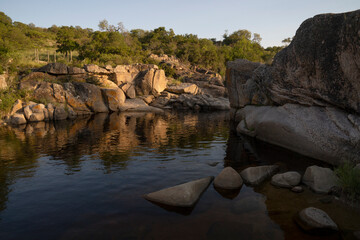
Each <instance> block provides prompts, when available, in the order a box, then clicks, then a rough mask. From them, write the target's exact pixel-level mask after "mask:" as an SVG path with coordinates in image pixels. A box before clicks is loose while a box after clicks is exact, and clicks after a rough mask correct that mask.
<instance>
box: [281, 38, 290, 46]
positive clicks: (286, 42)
mask: <svg viewBox="0 0 360 240" xmlns="http://www.w3.org/2000/svg"><path fill="white" fill-rule="evenodd" d="M291 41H292V38H290V37H288V38H285V39H284V40H282V41H281V42H282V43H283V44H284V46H289V44H290V43H291Z"/></svg>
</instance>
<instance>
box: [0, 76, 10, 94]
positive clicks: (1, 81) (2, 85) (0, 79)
mask: <svg viewBox="0 0 360 240" xmlns="http://www.w3.org/2000/svg"><path fill="white" fill-rule="evenodd" d="M7 77H8V76H7V74H0V90H4V89H6V88H7V87H8V85H7V82H6V78H7Z"/></svg>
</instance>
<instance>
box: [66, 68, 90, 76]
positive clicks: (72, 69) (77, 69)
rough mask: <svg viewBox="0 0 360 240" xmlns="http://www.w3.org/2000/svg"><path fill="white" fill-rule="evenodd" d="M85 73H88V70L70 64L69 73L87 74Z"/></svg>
mask: <svg viewBox="0 0 360 240" xmlns="http://www.w3.org/2000/svg"><path fill="white" fill-rule="evenodd" d="M85 73H86V71H85V70H84V69H83V68H78V67H70V66H68V74H69V75H77V74H85Z"/></svg>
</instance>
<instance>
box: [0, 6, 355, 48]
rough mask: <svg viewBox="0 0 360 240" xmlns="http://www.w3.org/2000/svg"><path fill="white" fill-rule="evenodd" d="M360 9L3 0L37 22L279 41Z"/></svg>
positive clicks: (11, 11)
mask: <svg viewBox="0 0 360 240" xmlns="http://www.w3.org/2000/svg"><path fill="white" fill-rule="evenodd" d="M357 9H360V0H256V1H254V0H252V1H250V0H247V1H245V0H217V1H214V0H177V1H174V0H151V1H145V0H127V1H122V0H104V1H94V0H86V1H83V0H61V1H59V0H58V1H54V0H46V1H44V0H0V11H2V12H4V13H5V14H6V15H8V16H9V17H10V18H11V19H12V20H13V21H18V22H22V23H26V24H29V23H34V24H35V25H36V26H38V27H51V26H52V25H54V24H55V25H57V26H81V27H83V28H92V29H94V30H98V23H99V21H101V20H103V19H106V20H107V21H108V22H109V23H110V24H113V25H116V24H117V23H118V22H122V23H123V24H124V26H125V28H126V29H128V30H131V29H139V28H140V29H144V30H153V29H155V28H158V27H166V29H170V28H172V29H173V30H174V32H175V33H176V34H187V33H188V34H190V33H191V34H196V35H197V36H198V37H200V38H216V39H217V40H222V36H223V34H224V33H225V31H226V30H227V32H228V33H229V34H231V33H232V32H234V31H237V30H240V29H246V30H249V31H250V32H252V33H259V34H260V36H261V37H262V41H261V45H262V46H264V47H268V46H280V45H282V42H281V41H282V40H283V39H285V38H288V37H293V36H294V35H295V32H296V30H297V28H298V27H299V26H300V24H301V23H302V22H303V21H304V20H306V19H308V18H310V17H313V16H315V15H317V14H322V13H341V12H348V11H354V10H357Z"/></svg>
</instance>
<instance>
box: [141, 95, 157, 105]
mask: <svg viewBox="0 0 360 240" xmlns="http://www.w3.org/2000/svg"><path fill="white" fill-rule="evenodd" d="M140 98H141V99H142V100H144V102H145V103H147V104H150V103H151V102H152V101H153V100H154V98H155V97H154V96H153V95H146V96H142V97H140Z"/></svg>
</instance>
